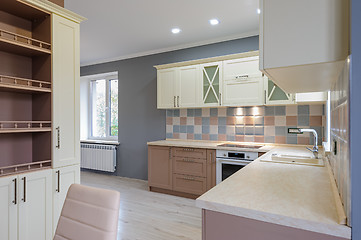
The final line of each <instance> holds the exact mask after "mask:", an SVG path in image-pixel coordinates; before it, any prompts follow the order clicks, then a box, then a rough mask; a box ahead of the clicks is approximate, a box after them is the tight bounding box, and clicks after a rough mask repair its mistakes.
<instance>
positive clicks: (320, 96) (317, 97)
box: [296, 92, 327, 104]
mask: <svg viewBox="0 0 361 240" xmlns="http://www.w3.org/2000/svg"><path fill="white" fill-rule="evenodd" d="M326 101H327V92H310V93H296V103H299V104H300V103H308V104H312V103H315V104H318V103H325V102H326Z"/></svg>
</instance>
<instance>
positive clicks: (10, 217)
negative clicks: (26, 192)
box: [0, 176, 18, 240]
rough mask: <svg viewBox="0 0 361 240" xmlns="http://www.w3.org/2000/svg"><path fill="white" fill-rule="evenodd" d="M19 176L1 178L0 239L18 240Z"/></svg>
mask: <svg viewBox="0 0 361 240" xmlns="http://www.w3.org/2000/svg"><path fill="white" fill-rule="evenodd" d="M17 179H18V178H17V176H12V177H2V178H0V213H1V214H0V239H2V240H17V239H18V236H17V232H18V228H17V226H18V217H17V216H18V198H17V199H15V197H16V196H18V193H17V192H15V190H16V188H17V187H16V186H15V185H16V184H17V182H16V181H17Z"/></svg>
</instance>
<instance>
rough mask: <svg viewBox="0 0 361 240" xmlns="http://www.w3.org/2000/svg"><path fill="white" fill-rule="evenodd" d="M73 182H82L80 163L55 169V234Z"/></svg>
mask: <svg viewBox="0 0 361 240" xmlns="http://www.w3.org/2000/svg"><path fill="white" fill-rule="evenodd" d="M73 183H80V166H79V165H73V166H68V167H62V168H57V169H53V232H52V234H53V235H54V233H55V231H56V227H57V225H58V221H59V217H60V214H61V210H62V209H63V204H64V201H65V198H66V194H67V193H68V189H69V187H70V185H72V184H73Z"/></svg>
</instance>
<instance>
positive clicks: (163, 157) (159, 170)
mask: <svg viewBox="0 0 361 240" xmlns="http://www.w3.org/2000/svg"><path fill="white" fill-rule="evenodd" d="M148 184H149V186H150V187H158V188H163V189H169V190H172V161H171V159H170V148H169V147H158V146H149V147H148Z"/></svg>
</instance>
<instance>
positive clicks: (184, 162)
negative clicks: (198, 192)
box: [172, 157, 207, 177]
mask: <svg viewBox="0 0 361 240" xmlns="http://www.w3.org/2000/svg"><path fill="white" fill-rule="evenodd" d="M172 164H173V173H179V174H185V175H192V176H197V177H206V176H207V161H206V160H204V159H197V158H180V157H174V158H173V163H172Z"/></svg>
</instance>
